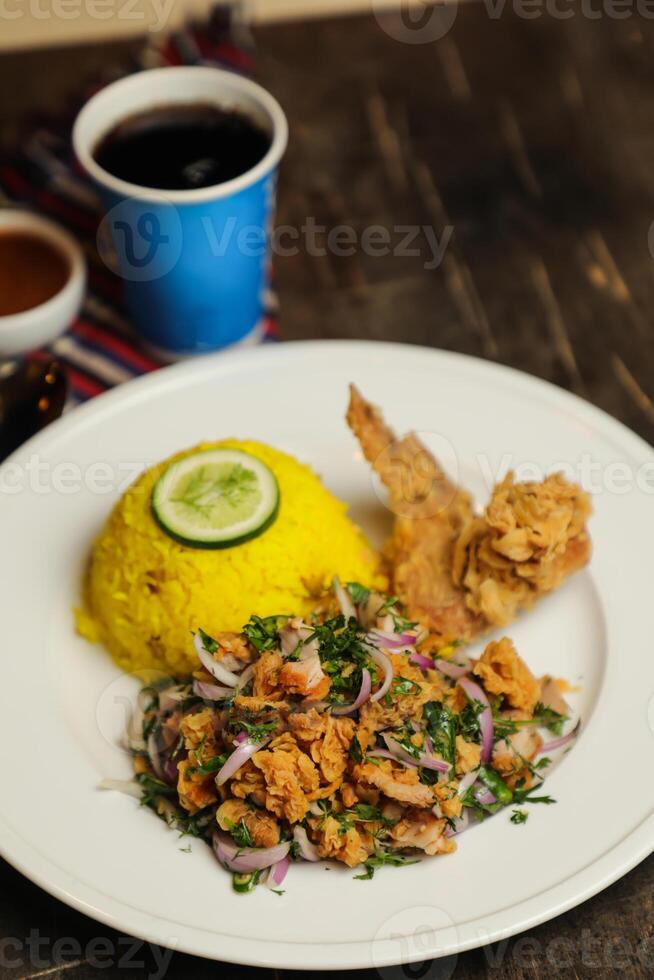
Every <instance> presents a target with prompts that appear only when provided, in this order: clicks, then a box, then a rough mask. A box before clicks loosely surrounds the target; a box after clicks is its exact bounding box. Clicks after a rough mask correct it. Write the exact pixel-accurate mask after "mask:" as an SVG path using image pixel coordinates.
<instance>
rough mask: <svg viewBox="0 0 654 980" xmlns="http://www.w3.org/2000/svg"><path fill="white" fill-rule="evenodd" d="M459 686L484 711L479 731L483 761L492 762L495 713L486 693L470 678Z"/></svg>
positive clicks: (462, 678)
mask: <svg viewBox="0 0 654 980" xmlns="http://www.w3.org/2000/svg"><path fill="white" fill-rule="evenodd" d="M459 686H460V687H461V688H462V690H463V691H465V693H466V695H467V697H468V698H469V699H470V700H471V701H479V703H480V704H483V706H484V710H483V711H482V712H481V714H480V715H479V730H480V732H481V761H482V762H483V763H486V762H490V757H491V755H492V754H493V731H494V728H493V712H492V711H491V706H490V704H489V702H488V698H487V697H486V694H485V692H484V691H483V690H482V688H481V687H480V686H479V684H476V683H475V681H473V680H472V679H471V678H470V677H461V678H460V679H459Z"/></svg>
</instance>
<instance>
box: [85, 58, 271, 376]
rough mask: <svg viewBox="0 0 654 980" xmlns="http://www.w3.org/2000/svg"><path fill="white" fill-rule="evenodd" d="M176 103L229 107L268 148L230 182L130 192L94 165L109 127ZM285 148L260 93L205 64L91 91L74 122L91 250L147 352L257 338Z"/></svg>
mask: <svg viewBox="0 0 654 980" xmlns="http://www.w3.org/2000/svg"><path fill="white" fill-rule="evenodd" d="M178 103H186V104H193V103H196V104H197V103H204V104H206V103H214V104H217V105H219V106H220V107H221V108H223V109H236V110H239V111H240V112H242V113H244V114H245V115H247V116H248V117H249V118H250V119H252V120H253V121H254V122H256V123H258V124H259V125H260V126H261V127H262V128H263V129H264V130H265V131H266V132H267V133H269V134H270V138H271V144H270V148H269V150H268V152H267V153H266V155H265V157H264V158H263V159H262V160H261V161H260V162H259V163H258V164H257V165H256V166H255V167H253V168H252V169H251V170H249V171H247V173H244V174H242V175H241V176H240V177H236V178H235V179H234V180H229V181H227V182H225V183H223V184H217V185H216V186H215V187H205V188H200V189H198V190H179V191H168V190H166V191H161V190H157V189H154V188H148V187H140V186H138V185H136V184H130V183H128V182H126V181H123V180H119V179H118V178H116V177H113V176H112V175H111V174H110V173H108V172H107V171H106V170H104V169H103V168H102V167H100V166H99V165H98V163H97V162H96V160H95V159H94V156H93V154H94V151H95V149H96V148H97V146H98V144H99V142H100V141H101V140H102V138H103V137H104V136H105V135H106V134H107V133H108V132H109V131H110V130H111V129H113V128H114V127H115V126H116V125H117V124H118V123H119V122H121V121H122V120H124V119H126V118H128V117H129V116H131V115H133V114H134V113H139V112H143V111H145V110H150V109H154V108H157V107H160V106H169V105H172V104H178ZM287 141H288V125H287V122H286V117H285V115H284V113H283V111H282V109H281V107H280V105H279V103H278V102H277V101H276V100H275V99H274V98H273V97H272V96H271V95H270V94H269V93H268V92H266V91H265V89H263V88H261V86H260V85H257V84H256V83H255V82H252V81H250V80H249V79H246V78H242V77H241V76H239V75H235V74H232V73H231V72H226V71H221V70H220V69H218V68H210V67H182V68H161V69H153V70H152V71H143V72H139V73H137V74H135V75H130V76H128V77H127V78H123V79H121V80H120V81H118V82H114V83H113V84H112V85H109V86H107V87H106V88H104V89H102V90H101V91H100V92H98V94H97V95H95V96H93V98H92V99H90V100H89V102H87V103H86V105H85V106H84V108H83V109H82V111H81V112H80V114H79V115H78V117H77V119H76V121H75V126H74V129H73V145H74V148H75V152H76V154H77V157H78V159H79V161H80V163H81V165H82V166H83V167H84V169H85V170H86V171H87V173H88V174H89V175H90V176H91V177H92V178H93V180H94V181H95V182H96V184H97V186H98V188H99V191H100V195H101V197H102V202H103V205H104V208H105V211H106V214H105V216H104V218H103V220H102V222H101V224H100V229H99V232H98V246H99V249H100V254H101V255H102V256H103V258H104V259H105V261H106V262H107V264H110V265H112V266H113V267H114V268H116V271H117V272H118V273H119V275H120V276H121V277H122V279H123V283H124V291H125V299H126V302H127V306H128V308H129V311H130V315H131V318H132V322H133V324H134V327H135V329H136V330H137V331H138V332H139V333H140V334H141V336H142V337H143V338H144V340H145V341H146V342H147V343H148V345H149V346H150V347H151V348H153V349H154V350H155V351H156V352H157V353H158V354H160V355H162V356H164V357H166V358H168V359H173V360H174V359H176V358H180V357H184V356H187V355H191V354H198V353H202V352H205V351H213V350H220V349H222V348H225V347H229V346H232V345H234V344H243V343H251V342H254V341H256V340H257V339H258V337H259V336H260V334H261V329H262V322H263V313H264V299H265V294H266V290H267V288H268V276H269V267H270V262H269V230H270V228H271V226H272V220H273V211H274V203H275V186H276V179H277V169H278V166H279V162H280V160H281V158H282V156H283V154H284V150H285V149H286V144H287ZM108 243H111V244H110V245H109V248H108V247H107V246H108Z"/></svg>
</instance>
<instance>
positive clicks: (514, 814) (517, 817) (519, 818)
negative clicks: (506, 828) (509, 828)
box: [511, 810, 529, 824]
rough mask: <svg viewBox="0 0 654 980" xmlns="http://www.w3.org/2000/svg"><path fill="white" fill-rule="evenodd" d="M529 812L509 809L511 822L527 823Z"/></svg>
mask: <svg viewBox="0 0 654 980" xmlns="http://www.w3.org/2000/svg"><path fill="white" fill-rule="evenodd" d="M528 817H529V814H528V813H527V811H526V810H512V811H511V823H515V824H521V823H527V819H528Z"/></svg>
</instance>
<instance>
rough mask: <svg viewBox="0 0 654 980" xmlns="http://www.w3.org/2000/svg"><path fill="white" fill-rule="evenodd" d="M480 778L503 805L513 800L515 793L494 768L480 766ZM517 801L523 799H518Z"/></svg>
mask: <svg viewBox="0 0 654 980" xmlns="http://www.w3.org/2000/svg"><path fill="white" fill-rule="evenodd" d="M479 780H480V781H481V782H482V783H483V784H484V786H486V788H487V789H489V790H490V791H491V793H492V794H493V796H494V797H495V799H496V800H497V802H498V803H501V804H502V806H506V805H507V803H512V802H513V799H514V794H513V793H512V791H511V790H510V789H509V787H508V786H507V785H506V783H505V782H504V780H503V779H502V777H501V776H498V774H497V773H496V772H495V770H494V769H491V768H490V767H489V766H480V767H479ZM516 802H521V801H519V800H516Z"/></svg>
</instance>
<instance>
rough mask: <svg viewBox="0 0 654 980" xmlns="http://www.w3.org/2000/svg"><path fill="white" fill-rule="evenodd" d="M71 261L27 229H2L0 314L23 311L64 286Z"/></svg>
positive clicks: (0, 239) (54, 293) (0, 247)
mask: <svg viewBox="0 0 654 980" xmlns="http://www.w3.org/2000/svg"><path fill="white" fill-rule="evenodd" d="M69 276H70V263H69V262H68V259H67V258H66V257H65V256H64V255H62V253H61V252H60V251H59V249H58V248H56V246H54V245H51V244H50V242H48V241H46V240H45V239H44V238H40V237H39V236H38V235H34V234H32V233H31V232H27V231H0V316H9V315H10V314H12V313H22V312H23V311H24V310H31V309H33V308H34V307H35V306H40V305H41V303H45V302H46V301H47V300H49V299H52V297H53V296H55V295H56V294H57V293H58V292H59V291H60V290H61V289H62V288H63V286H65V284H66V282H67V280H68V278H69Z"/></svg>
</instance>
